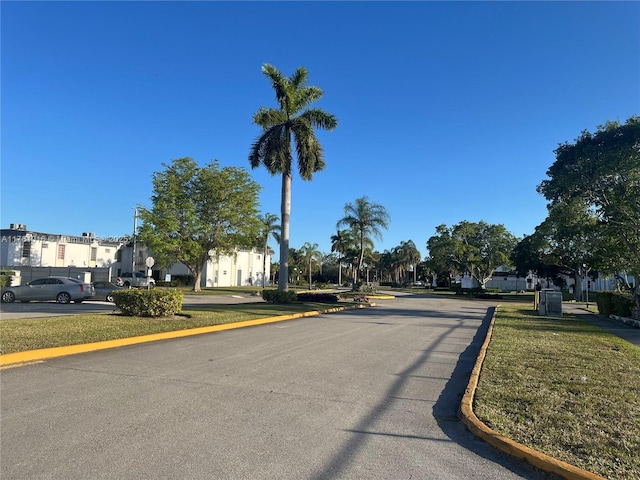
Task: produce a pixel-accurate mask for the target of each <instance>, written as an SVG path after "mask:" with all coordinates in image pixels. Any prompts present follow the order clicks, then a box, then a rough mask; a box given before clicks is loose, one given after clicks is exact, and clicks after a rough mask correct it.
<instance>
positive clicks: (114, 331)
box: [0, 302, 339, 354]
mask: <svg viewBox="0 0 640 480" xmlns="http://www.w3.org/2000/svg"><path fill="white" fill-rule="evenodd" d="M338 305H339V304H338ZM332 306H336V305H327V304H322V303H309V302H307V303H293V304H288V305H272V304H266V303H245V304H237V305H194V306H185V307H184V308H183V310H182V312H181V314H180V315H174V316H172V317H170V318H149V317H128V316H125V315H122V314H120V313H100V314H95V313H94V314H86V315H68V316H57V317H43V318H27V319H22V320H1V321H0V353H2V354H5V353H13V352H23V351H27V350H37V349H40V348H50V347H61V346H66V345H78V344H83V343H91V342H99V341H102V340H114V339H118V338H128V337H135V336H138V335H148V334H152V333H161V332H170V331H174V330H183V329H188V328H197V327H207V326H211V325H220V324H223V323H233V322H242V321H245V320H254V319H257V318H266V317H275V316H279V315H287V314H291V313H302V312H308V311H313V310H324V309H327V308H331V307H332Z"/></svg>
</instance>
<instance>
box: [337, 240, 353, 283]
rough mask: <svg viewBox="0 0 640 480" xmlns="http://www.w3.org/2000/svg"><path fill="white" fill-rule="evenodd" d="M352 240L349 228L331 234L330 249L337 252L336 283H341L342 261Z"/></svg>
mask: <svg viewBox="0 0 640 480" xmlns="http://www.w3.org/2000/svg"><path fill="white" fill-rule="evenodd" d="M353 241H354V238H353V235H352V234H351V230H338V231H337V232H336V234H335V235H331V251H332V252H336V253H337V254H338V285H342V262H344V260H345V256H346V254H347V251H348V250H349V248H350V247H351V246H352V245H353Z"/></svg>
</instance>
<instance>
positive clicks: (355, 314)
mask: <svg viewBox="0 0 640 480" xmlns="http://www.w3.org/2000/svg"><path fill="white" fill-rule="evenodd" d="M488 307H489V304H487V303H486V302H473V301H467V300H465V301H460V300H457V299H452V298H448V299H440V298H434V297H431V298H429V297H423V298H420V297H402V298H398V299H397V300H393V301H381V302H379V304H378V306H376V307H372V308H365V309H359V310H349V311H346V312H341V313H334V314H328V315H319V316H315V317H308V318H304V319H299V320H290V321H285V322H282V323H274V324H269V325H263V326H258V327H251V328H244V329H239V330H229V331H225V332H220V333H214V334H207V335H200V336H195V337H186V338H181V339H176V340H167V341H162V342H154V343H147V344H141V345H136V346H130V347H123V348H118V349H113V350H105V351H99V352H94V353H88V354H82V355H75V356H69V357H62V358H57V359H52V360H48V361H45V362H42V363H37V364H33V365H27V366H22V367H16V368H9V369H5V370H3V371H2V374H1V375H0V382H1V384H0V386H1V390H0V391H1V402H0V409H1V415H0V419H1V424H0V426H1V436H0V478H2V479H3V480H10V479H30V480H34V479H65V480H69V479H92V480H93V479H187V478H188V479H230V480H244V479H250V480H252V479H260V480H261V479H285V480H286V479H295V480H300V479H310V480H321V479H366V480H369V479H371V480H376V479H381V480H395V479H398V480H399V479H438V480H446V479H455V480H460V479H483V480H486V479H514V478H526V479H539V478H550V477H548V476H547V475H546V474H543V473H541V472H538V471H536V470H535V469H533V468H532V467H530V466H528V465H527V464H525V463H523V462H522V461H520V460H516V459H514V458H511V457H509V456H507V455H505V454H503V453H501V452H499V451H497V450H495V449H494V448H493V447H491V446H489V445H488V444H486V443H485V442H483V441H481V440H478V439H476V438H475V437H474V436H473V435H471V434H470V433H469V432H468V431H467V430H466V428H465V427H464V426H463V425H462V424H461V423H460V422H459V421H458V419H457V409H458V406H459V402H460V398H461V396H462V394H463V392H464V388H465V386H466V384H467V380H468V376H469V373H470V371H471V369H472V367H473V363H474V362H475V358H476V355H477V352H478V350H479V348H480V345H481V343H482V340H483V339H484V336H485V334H486V327H487V325H488V322H489V317H490V309H489V310H488Z"/></svg>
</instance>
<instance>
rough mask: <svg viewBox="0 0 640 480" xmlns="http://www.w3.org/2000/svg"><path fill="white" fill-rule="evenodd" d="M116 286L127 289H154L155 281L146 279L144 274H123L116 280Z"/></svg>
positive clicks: (149, 278)
mask: <svg viewBox="0 0 640 480" xmlns="http://www.w3.org/2000/svg"><path fill="white" fill-rule="evenodd" d="M116 285H118V286H120V287H127V288H131V287H142V288H147V287H149V288H155V286H156V281H155V280H154V279H153V277H147V276H146V275H145V274H144V273H139V272H135V273H131V272H125V273H123V274H122V275H120V276H119V277H118V278H117V279H116Z"/></svg>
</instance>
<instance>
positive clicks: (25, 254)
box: [22, 242, 31, 258]
mask: <svg viewBox="0 0 640 480" xmlns="http://www.w3.org/2000/svg"><path fill="white" fill-rule="evenodd" d="M30 256H31V242H24V243H23V244H22V258H29V257H30Z"/></svg>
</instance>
